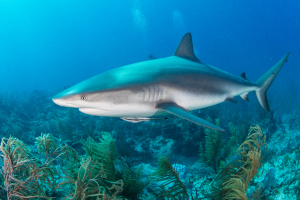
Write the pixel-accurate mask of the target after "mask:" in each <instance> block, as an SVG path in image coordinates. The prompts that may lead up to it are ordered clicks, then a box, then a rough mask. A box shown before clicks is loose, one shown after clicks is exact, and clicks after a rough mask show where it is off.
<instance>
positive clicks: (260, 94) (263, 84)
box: [255, 53, 290, 111]
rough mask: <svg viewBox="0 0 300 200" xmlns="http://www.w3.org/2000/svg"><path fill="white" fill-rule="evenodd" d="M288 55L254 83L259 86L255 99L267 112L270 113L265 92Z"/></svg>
mask: <svg viewBox="0 0 300 200" xmlns="http://www.w3.org/2000/svg"><path fill="white" fill-rule="evenodd" d="M289 55H290V53H287V54H286V55H285V56H283V58H282V59H281V60H280V61H279V62H278V63H276V65H274V66H273V67H272V68H271V69H270V70H269V71H267V72H266V73H265V74H264V75H262V76H261V77H260V78H259V79H258V80H257V81H256V82H255V83H256V84H257V85H258V86H260V87H259V88H258V89H257V90H255V93H256V96H257V99H258V101H259V103H260V105H261V106H262V107H263V108H264V109H266V110H267V111H270V107H269V103H268V99H267V90H268V89H269V87H270V86H271V84H272V83H273V81H274V79H275V78H276V76H277V74H278V73H279V71H280V70H281V68H282V66H283V64H284V63H285V62H287V58H288V56H289Z"/></svg>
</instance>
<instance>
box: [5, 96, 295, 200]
mask: <svg viewBox="0 0 300 200" xmlns="http://www.w3.org/2000/svg"><path fill="white" fill-rule="evenodd" d="M51 97H52V94H50V93H46V92H42V91H33V92H32V93H30V94H29V95H27V96H26V95H25V96H24V98H23V99H17V98H15V97H14V96H13V95H11V94H5V95H2V94H1V95H0V135H1V138H2V140H1V141H2V142H1V152H0V155H1V161H0V167H1V176H0V183H1V187H0V198H1V199H28V198H36V199H46V198H54V197H55V198H56V199H64V198H65V199H97V198H98V199H128V200H129V199H134V200H138V199H145V200H146V199H167V198H171V197H172V198H173V199H192V200H194V199H195V200H196V199H212V198H214V199H217V198H216V196H218V198H227V199H230V198H240V199H245V198H248V199H260V198H261V199H280V198H281V199H297V198H300V193H299V188H300V186H299V185H300V182H299V180H300V179H299V168H300V167H299V163H300V156H299V155H300V153H299V152H300V150H299V149H300V142H299V141H300V140H299V139H300V129H299V127H300V120H299V119H300V118H299V117H298V113H299V108H298V107H297V106H296V104H294V103H293V102H291V105H290V106H292V107H293V109H291V108H290V107H288V106H289V105H286V104H284V107H283V108H281V109H279V106H278V105H277V104H275V103H272V107H274V111H273V112H270V113H267V112H265V111H264V110H263V109H261V108H260V106H259V105H258V103H257V102H247V103H245V102H243V101H238V102H239V104H240V105H238V106H237V105H236V104H230V103H224V104H221V105H217V106H214V107H211V108H210V107H209V108H205V109H201V110H196V111H192V114H194V115H197V116H199V117H201V118H205V119H207V118H208V116H209V117H210V118H209V119H208V120H210V121H211V122H214V123H215V124H217V125H221V126H222V127H223V128H224V129H225V130H226V131H225V132H224V133H221V132H218V131H214V130H209V129H205V128H203V127H199V126H196V125H194V124H191V123H189V122H187V121H185V120H182V119H179V118H176V117H173V116H171V117H169V119H168V120H164V121H163V122H162V121H150V122H143V123H138V124H131V123H128V122H125V121H123V120H120V119H117V118H105V117H95V116H89V115H85V114H83V113H80V112H79V111H78V110H76V109H72V108H68V109H66V108H62V107H58V106H56V105H55V104H53V103H52V102H51ZM278 98H279V102H280V97H278ZM276 101H277V100H276ZM281 101H282V102H284V101H285V100H284V99H282V100H281ZM274 102H275V101H274ZM290 110H292V112H289V111H290ZM287 111H288V112H287ZM255 124H258V125H259V126H260V127H261V131H259V129H258V127H256V126H254V125H255ZM251 126H252V127H253V126H254V127H256V129H253V130H252V129H251V130H252V133H253V131H254V132H259V134H255V135H253V136H251V134H250V135H248V133H249V131H248V130H249V127H251ZM50 133H51V134H50ZM250 136H251V137H250ZM264 136H266V141H264V142H262V141H263V138H264ZM255 141H260V142H262V143H268V148H266V147H265V145H263V146H259V145H258V143H257V142H255ZM262 143H261V144H262ZM262 157H263V158H264V159H263V160H262ZM157 159H159V162H158V168H156V167H157V163H156V162H157ZM177 165H178V166H181V165H182V166H184V167H185V171H184V172H180V173H179V171H178V168H176V166H177ZM163 166H164V167H163ZM262 166H264V167H263V168H264V170H261V169H262ZM162 167H163V168H162ZM160 168H162V169H165V171H163V170H161V171H160V172H161V174H160V176H156V178H155V177H154V176H152V174H153V173H154V174H155V171H156V172H157V173H158V171H159V169H160ZM166 169H168V170H166ZM162 172H166V173H169V174H168V175H166V174H165V175H164V174H163V173H162ZM168 176H169V177H168ZM158 177H164V178H166V179H165V180H164V181H162V179H163V178H161V179H159V178H158ZM168 180H169V182H168ZM250 180H251V181H250ZM164 183H165V184H166V186H165V187H159V186H160V185H161V186H164V185H163V184H164ZM212 185H213V186H214V188H215V189H213V188H212ZM184 188H185V189H184ZM172 189H173V190H172ZM212 191H214V194H215V195H216V196H215V197H213V196H211V193H212ZM217 191H218V192H217ZM177 194H178V195H177ZM91 195H93V196H91Z"/></svg>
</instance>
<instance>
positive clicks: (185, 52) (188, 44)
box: [174, 33, 201, 63]
mask: <svg viewBox="0 0 300 200" xmlns="http://www.w3.org/2000/svg"><path fill="white" fill-rule="evenodd" d="M174 56H178V57H181V58H185V59H188V60H191V61H194V62H199V63H201V62H200V60H199V59H198V58H197V57H196V55H195V53H194V48H193V41H192V34H191V33H186V34H185V35H184V36H183V38H182V39H181V41H180V43H179V45H178V47H177V49H176V51H175V53H174Z"/></svg>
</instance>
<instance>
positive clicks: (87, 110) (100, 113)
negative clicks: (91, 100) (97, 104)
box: [79, 108, 109, 116]
mask: <svg viewBox="0 0 300 200" xmlns="http://www.w3.org/2000/svg"><path fill="white" fill-rule="evenodd" d="M79 111H80V112H82V113H85V114H88V115H97V116H103V115H104V114H105V113H107V112H109V111H108V110H101V109H95V108H79Z"/></svg>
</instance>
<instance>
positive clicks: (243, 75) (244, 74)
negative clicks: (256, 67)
mask: <svg viewBox="0 0 300 200" xmlns="http://www.w3.org/2000/svg"><path fill="white" fill-rule="evenodd" d="M240 77H241V78H243V79H245V80H246V81H249V79H247V77H246V73H245V72H243V73H241V75H240ZM249 82H250V81H249Z"/></svg>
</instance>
